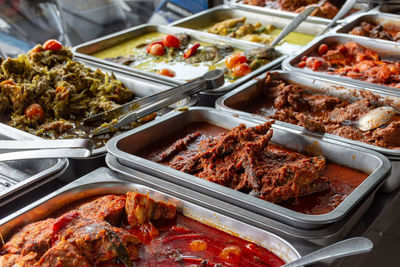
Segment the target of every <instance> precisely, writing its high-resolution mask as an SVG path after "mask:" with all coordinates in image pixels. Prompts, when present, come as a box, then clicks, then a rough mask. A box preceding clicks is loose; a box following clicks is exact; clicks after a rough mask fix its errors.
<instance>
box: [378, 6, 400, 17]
mask: <svg viewBox="0 0 400 267" xmlns="http://www.w3.org/2000/svg"><path fill="white" fill-rule="evenodd" d="M374 10H378V11H379V12H384V13H390V14H397V15H400V3H399V4H381V5H379V6H377V7H376V8H374Z"/></svg>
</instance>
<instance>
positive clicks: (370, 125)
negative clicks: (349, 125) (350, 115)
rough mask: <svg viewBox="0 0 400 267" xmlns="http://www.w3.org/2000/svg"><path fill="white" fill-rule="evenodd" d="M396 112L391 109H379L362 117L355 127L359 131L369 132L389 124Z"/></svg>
mask: <svg viewBox="0 0 400 267" xmlns="http://www.w3.org/2000/svg"><path fill="white" fill-rule="evenodd" d="M396 114H397V111H396V110H395V109H394V108H392V107H379V108H375V109H372V110H370V111H369V112H368V113H367V114H365V115H364V116H362V117H361V118H360V119H359V120H358V121H357V122H356V126H357V128H358V129H360V130H361V131H364V132H365V131H370V130H373V129H376V128H378V127H380V126H382V125H384V124H387V123H388V122H390V120H391V119H392V118H393V116H394V115H396Z"/></svg>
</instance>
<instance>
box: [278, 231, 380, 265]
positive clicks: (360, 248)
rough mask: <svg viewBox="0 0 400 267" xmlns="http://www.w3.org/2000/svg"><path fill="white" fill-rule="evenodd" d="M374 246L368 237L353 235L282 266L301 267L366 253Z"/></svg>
mask: <svg viewBox="0 0 400 267" xmlns="http://www.w3.org/2000/svg"><path fill="white" fill-rule="evenodd" d="M373 246H374V245H373V244H372V242H371V241H370V240H369V239H368V238H365V237H353V238H349V239H345V240H343V241H340V242H337V243H335V244H332V245H330V246H327V247H324V248H321V249H319V250H317V251H314V252H312V253H310V254H307V255H305V256H303V257H301V258H300V259H298V260H295V261H293V262H291V263H288V264H285V265H283V266H282V267H301V266H303V265H308V264H311V263H317V262H320V261H322V260H328V259H335V258H341V257H346V256H351V255H356V254H360V253H365V252H369V251H371V250H372V248H373Z"/></svg>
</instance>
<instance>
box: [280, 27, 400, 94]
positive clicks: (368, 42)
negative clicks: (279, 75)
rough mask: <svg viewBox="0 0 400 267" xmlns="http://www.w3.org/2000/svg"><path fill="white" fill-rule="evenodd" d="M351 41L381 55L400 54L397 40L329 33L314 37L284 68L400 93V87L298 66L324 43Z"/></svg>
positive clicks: (284, 63)
mask: <svg viewBox="0 0 400 267" xmlns="http://www.w3.org/2000/svg"><path fill="white" fill-rule="evenodd" d="M350 41H354V42H356V43H359V44H360V45H362V46H365V47H367V48H370V49H373V50H375V51H377V52H378V53H379V55H380V56H385V55H396V54H399V44H397V43H395V42H387V41H383V40H379V39H371V38H365V37H360V36H355V35H349V34H328V35H326V36H321V38H316V39H314V40H313V41H312V42H310V43H309V44H308V45H306V46H304V47H303V48H302V49H301V50H299V51H298V52H297V53H296V54H294V55H292V56H290V57H289V58H287V59H286V60H284V61H283V63H282V68H283V69H284V70H288V71H296V72H302V73H307V74H309V75H313V76H317V77H324V78H327V79H329V80H334V81H341V82H344V83H347V84H353V85H358V86H359V87H364V88H374V89H376V90H377V91H382V92H391V93H394V94H396V95H399V94H400V89H396V88H394V87H390V86H386V85H382V84H376V83H369V82H366V81H361V80H355V79H351V78H348V77H345V76H340V75H332V74H328V73H325V72H319V71H312V70H311V69H308V68H304V69H303V68H298V67H297V63H298V62H300V60H301V58H302V57H303V56H308V55H310V54H311V53H313V52H315V51H317V49H318V47H319V46H320V45H321V44H322V43H325V44H328V45H330V44H344V43H346V42H350Z"/></svg>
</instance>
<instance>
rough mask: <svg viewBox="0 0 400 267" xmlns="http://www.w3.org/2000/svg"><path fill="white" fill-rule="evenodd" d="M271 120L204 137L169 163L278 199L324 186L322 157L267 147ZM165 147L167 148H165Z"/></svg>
mask: <svg viewBox="0 0 400 267" xmlns="http://www.w3.org/2000/svg"><path fill="white" fill-rule="evenodd" d="M271 124H272V122H267V123H265V124H262V125H258V126H255V127H251V128H246V126H245V125H240V126H238V127H236V128H234V129H232V130H230V131H229V132H227V133H225V134H221V135H220V136H218V137H215V138H209V139H205V140H203V141H201V142H200V144H199V145H198V147H197V153H194V154H193V156H191V157H186V156H185V157H183V156H180V155H177V156H176V157H175V158H174V159H173V160H171V161H170V162H169V165H170V166H171V167H173V168H175V169H177V170H180V171H183V172H186V173H190V174H193V175H196V176H197V177H199V178H202V179H205V180H208V181H211V182H214V183H218V184H221V185H224V186H227V187H230V188H232V189H235V190H240V191H243V192H252V194H253V195H257V196H258V197H260V198H262V199H265V200H268V201H271V202H275V203H277V202H281V201H284V200H287V199H289V198H296V197H298V196H300V195H303V194H309V193H312V192H315V189H316V188H317V189H321V190H322V189H325V188H326V187H322V186H318V187H317V186H316V185H322V184H325V185H326V182H325V179H324V178H321V176H320V175H321V172H322V171H323V170H324V168H325V159H323V158H319V157H308V156H305V155H303V154H300V153H296V152H292V151H289V152H288V153H282V152H279V153H278V152H276V151H273V150H271V149H270V148H269V147H268V142H269V140H270V139H271V137H272V133H273V132H272V130H271V129H270V128H271ZM167 150H168V149H167Z"/></svg>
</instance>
